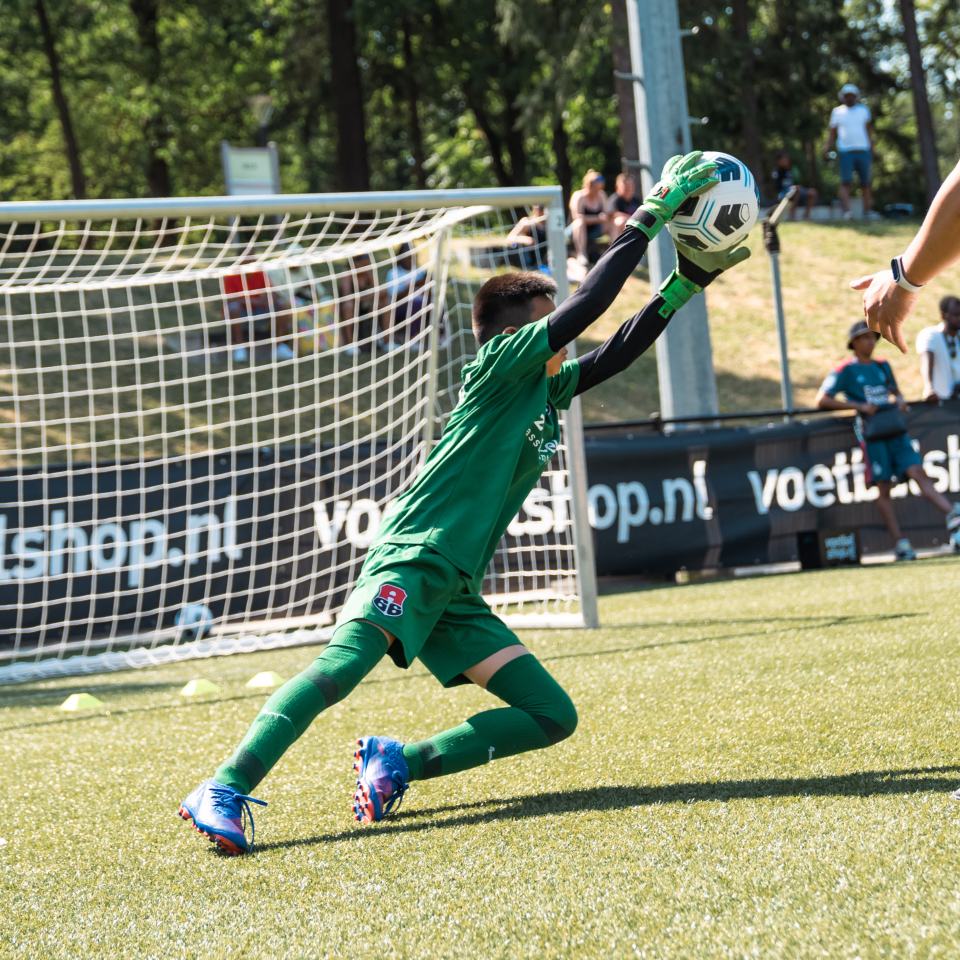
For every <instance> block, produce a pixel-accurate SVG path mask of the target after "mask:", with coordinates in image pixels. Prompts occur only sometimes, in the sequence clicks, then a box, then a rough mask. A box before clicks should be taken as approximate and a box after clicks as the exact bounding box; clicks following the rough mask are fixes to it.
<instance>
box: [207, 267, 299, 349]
mask: <svg viewBox="0 0 960 960" xmlns="http://www.w3.org/2000/svg"><path fill="white" fill-rule="evenodd" d="M244 262H247V263H249V262H251V261H249V260H247V261H244ZM223 296H224V313H225V315H226V320H227V322H228V324H229V333H230V345H231V347H232V348H233V359H234V361H235V362H236V363H245V362H246V361H247V360H249V359H250V349H249V348H250V345H252V344H253V342H254V341H255V340H256V339H257V338H258V337H260V338H263V339H272V340H274V341H275V347H274V356H276V358H277V359H278V360H292V359H293V356H294V353H293V349H292V347H291V346H290V343H289V341H290V333H291V323H290V304H289V301H287V299H286V298H285V297H283V296H282V295H281V294H280V293H278V292H277V291H274V290H273V289H272V288H271V286H270V281H269V280H268V279H267V275H266V273H264V271H263V270H249V271H246V272H244V273H231V274H227V275H226V276H224V278H223Z"/></svg>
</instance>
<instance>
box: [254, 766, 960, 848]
mask: <svg viewBox="0 0 960 960" xmlns="http://www.w3.org/2000/svg"><path fill="white" fill-rule="evenodd" d="M937 774H943V776H937ZM958 780H960V766H942V767H915V768H911V769H904V770H863V771H858V772H855V773H845V774H839V775H837V776H830V777H796V778H793V777H790V778H787V777H784V778H780V777H776V778H772V779H766V780H765V779H756V780H718V781H715V782H712V783H710V782H703V783H668V784H662V785H660V786H648V787H645V786H609V787H594V788H592V789H589V790H560V791H556V792H554V793H541V794H533V795H530V796H519V797H508V798H507V799H495V800H480V801H478V802H476V803H463V804H454V805H451V806H447V807H433V808H431V809H428V810H408V811H404V812H403V813H399V814H397V816H396V817H395V818H392V819H391V820H390V821H389V822H388V823H386V824H382V825H380V826H378V827H373V828H361V827H356V828H354V829H352V830H341V831H339V832H337V833H324V834H319V835H317V836H314V837H304V838H303V839H299V840H278V841H276V842H274V843H260V844H257V852H258V853H265V852H266V851H268V850H283V849H286V848H288V847H300V846H311V845H314V844H321V843H339V842H340V841H341V840H366V839H369V838H372V837H380V836H383V835H385V834H395V833H416V832H419V831H423V830H443V829H446V828H449V827H465V826H471V825H475V824H483V823H495V822H496V821H499V820H523V819H525V818H527V817H549V816H557V815H561V814H565V813H580V812H583V811H585V810H590V811H604V810H626V809H630V808H631V807H648V806H656V805H661V804H673V803H701V802H702V803H726V802H727V801H730V800H761V799H771V798H781V797H832V796H836V797H874V796H884V795H891V794H899V795H906V794H911V793H939V792H944V793H945V792H947V791H948V790H951V789H953V788H955V787H956V786H957V782H958ZM444 814H453V816H449V817H444ZM424 817H429V818H432V819H429V820H424V819H423V818H424ZM437 817H442V818H443V819H439V820H438V819H436V818H437Z"/></svg>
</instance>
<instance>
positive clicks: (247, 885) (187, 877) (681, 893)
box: [0, 559, 960, 958]
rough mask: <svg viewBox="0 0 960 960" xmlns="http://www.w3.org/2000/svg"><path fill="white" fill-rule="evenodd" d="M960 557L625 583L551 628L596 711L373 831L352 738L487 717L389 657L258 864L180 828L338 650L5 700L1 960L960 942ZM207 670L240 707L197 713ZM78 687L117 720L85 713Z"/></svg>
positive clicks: (850, 947) (792, 950)
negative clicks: (560, 739)
mask: <svg viewBox="0 0 960 960" xmlns="http://www.w3.org/2000/svg"><path fill="white" fill-rule="evenodd" d="M958 574H960V560H954V559H938V560H930V561H922V562H920V563H917V564H914V565H911V566H896V567H894V566H885V567H871V568H860V569H856V570H852V571H846V572H824V573H807V574H794V575H788V576H779V577H766V578H757V579H749V580H742V581H734V582H718V583H707V584H700V585H694V586H686V587H664V588H658V589H647V590H640V591H632V592H624V593H619V594H616V595H610V596H607V597H605V598H604V599H603V601H602V606H601V613H602V617H603V621H604V627H603V628H602V629H600V630H597V631H594V632H562V631H554V632H549V631H539V632H533V633H529V634H526V635H525V636H524V639H525V640H526V641H527V642H528V643H529V645H530V646H531V647H532V649H533V650H534V651H535V652H536V653H537V654H538V655H539V656H541V657H542V658H544V660H545V661H546V662H547V664H548V666H549V668H550V669H551V670H552V671H553V672H554V673H555V674H556V675H557V677H558V678H559V679H560V681H561V682H562V683H563V684H564V685H565V686H566V687H567V688H568V689H569V690H570V691H571V693H572V695H573V697H574V699H575V701H576V702H577V704H578V706H579V709H580V715H581V723H580V728H579V729H578V731H577V733H576V734H575V736H574V737H573V738H572V739H570V740H568V741H565V742H564V743H563V744H561V745H559V746H557V747H555V748H553V749H552V750H551V751H549V752H547V753H540V754H529V755H526V756H523V757H518V758H513V759H508V760H504V761H502V762H500V763H495V764H492V765H491V766H489V767H486V768H483V769H480V770H476V771H472V772H468V773H466V774H463V775H460V776H458V777H454V778H448V779H440V780H432V781H428V782H425V783H422V784H415V786H414V787H413V788H412V789H411V791H410V793H409V794H408V796H407V799H406V802H405V805H404V807H403V809H402V810H401V812H400V815H399V816H398V817H396V818H395V819H394V820H393V821H391V822H388V823H384V824H381V825H379V826H376V827H374V828H370V829H360V828H359V827H357V826H356V825H355V824H353V822H352V821H351V819H350V814H349V809H348V802H349V797H350V792H351V788H352V780H351V776H350V762H351V751H352V743H353V739H354V737H356V735H357V734H361V733H367V732H386V733H393V734H395V735H397V736H400V737H416V736H421V735H423V734H425V733H429V732H432V731H434V730H436V729H438V728H441V727H443V726H447V725H450V724H452V723H454V722H459V720H460V719H462V718H463V717H464V716H466V715H467V714H468V713H471V712H473V711H475V710H477V709H478V708H483V706H484V705H485V702H486V695H485V694H483V693H482V692H481V691H479V690H476V689H464V688H460V689H458V690H453V691H444V690H442V689H440V688H438V687H437V686H436V685H435V683H434V682H433V681H432V680H431V679H430V678H429V677H428V676H426V675H425V673H424V672H423V670H422V669H420V668H419V667H415V668H414V669H413V670H411V671H410V672H408V673H400V672H398V671H397V670H396V669H395V668H393V667H392V666H389V665H386V664H384V665H381V666H380V667H378V668H377V670H376V671H375V673H374V674H373V675H372V676H371V677H370V678H369V679H368V680H367V681H366V682H365V683H364V684H363V685H362V686H361V687H360V688H359V689H358V690H357V691H356V692H355V694H354V695H353V696H352V697H351V698H350V699H349V700H348V701H347V702H345V703H341V704H339V705H337V706H336V707H335V708H333V709H332V710H331V711H330V712H329V713H328V714H327V715H325V716H324V717H323V718H321V720H320V721H319V722H318V723H317V724H315V725H314V727H313V728H311V730H310V731H309V732H308V733H307V734H306V735H305V737H304V738H303V740H302V741H301V742H300V743H299V744H297V746H296V747H295V748H294V749H293V751H292V752H291V753H290V754H288V755H287V757H286V758H285V759H284V760H283V761H282V762H281V764H280V766H278V768H277V769H276V771H275V772H274V774H273V775H272V776H271V777H270V778H269V779H268V780H267V781H266V782H265V783H264V784H262V785H261V788H260V789H259V790H258V791H256V793H257V795H258V796H261V797H263V798H264V799H266V800H268V801H269V802H270V807H269V808H268V809H266V810H262V811H261V812H259V814H258V828H259V829H258V841H259V843H258V849H257V852H256V853H255V855H254V856H252V857H249V858H245V859H241V860H230V859H225V858H222V857H220V856H218V855H216V854H215V853H214V852H213V850H212V849H211V847H210V846H209V845H208V844H206V843H204V842H203V841H201V840H200V839H199V838H198V837H197V836H196V834H194V833H193V832H192V831H191V830H190V829H189V828H188V827H187V826H186V825H184V824H183V823H182V822H181V821H180V820H179V819H178V818H177V817H176V815H175V811H176V806H177V802H178V801H179V800H180V799H181V797H182V796H183V795H184V794H185V793H186V792H187V791H188V790H189V789H190V788H192V786H193V785H194V784H195V782H196V781H197V780H198V779H200V778H201V777H204V776H206V775H208V774H209V772H210V771H211V770H212V768H213V767H214V766H215V764H216V762H217V761H219V760H220V759H221V757H222V756H223V755H224V754H225V753H227V752H228V750H229V749H230V748H231V747H232V745H233V744H234V742H235V741H236V740H237V738H238V737H239V736H240V735H241V733H242V732H243V731H244V729H245V728H246V726H247V724H248V722H249V721H250V720H251V719H252V717H253V716H254V715H255V713H256V711H257V709H258V707H259V704H260V702H261V701H262V699H263V695H262V694H253V693H251V692H250V691H248V690H246V689H245V687H244V685H243V684H244V681H245V680H246V679H247V678H248V677H250V676H251V675H252V674H253V673H254V672H256V671H259V670H263V669H268V668H272V669H276V670H278V671H280V672H281V673H282V674H283V675H286V676H289V675H290V674H291V673H292V672H293V671H295V670H297V669H298V668H299V667H300V666H301V665H302V664H304V663H306V662H308V661H309V659H310V658H311V657H312V656H313V655H314V653H313V651H310V650H303V649H301V650H291V651H284V652H279V653H276V654H257V655H250V656H238V657H232V658H227V659H219V660H212V661H202V662H195V663H192V664H181V665H177V666H171V667H166V668H160V669H154V670H150V671H144V672H127V673H119V674H114V675H111V676H106V677H98V678H83V679H74V680H63V681H55V682H46V683H39V684H35V685H31V686H24V687H15V688H8V689H5V690H3V691H2V692H0V704H2V706H0V733H2V738H0V769H2V770H3V771H4V774H3V776H2V777H0V838H2V841H0V902H2V903H3V909H2V911H0V956H3V957H29V958H35V957H131V958H133V957H136V958H141V957H165V958H166V957H326V956H392V957H510V958H513V957H537V958H548V957H559V956H577V957H611V956H616V957H621V956H634V955H636V956H646V957H667V956H669V957H694V956H696V957H746V956H756V957H800V956H803V957H813V956H824V957H863V958H866V957H889V956H898V957H908V956H916V957H921V956H922V957H931V956H941V957H954V956H957V955H958V953H960V893H958V885H957V877H958V872H960V804H955V803H954V802H953V801H951V800H950V799H949V791H950V790H951V789H952V788H954V787H956V786H957V785H958V784H960V735H958V720H960V676H958V670H957V652H956V643H957V639H956V638H957V631H956V613H957V607H956V604H955V603H951V602H946V593H947V591H946V590H945V588H947V587H948V586H949V585H951V584H955V583H956V581H957V576H958ZM194 676H206V677H209V678H211V679H213V680H215V681H216V682H217V683H219V684H220V685H221V686H222V693H221V694H220V695H218V697H216V698H214V699H211V700H208V701H205V702H185V701H183V700H182V699H180V698H179V697H178V694H177V691H178V689H179V687H180V686H181V685H182V684H183V683H184V682H185V681H186V680H187V679H189V678H191V677H194ZM76 690H89V691H92V692H93V693H95V694H96V695H97V696H99V697H100V698H101V699H102V700H103V701H104V703H105V704H106V705H107V707H108V708H109V712H102V713H95V714H92V715H75V716H70V715H66V714H62V713H59V712H58V711H57V710H56V707H57V705H58V704H59V703H60V702H61V701H62V700H63V699H64V698H65V697H66V696H67V695H68V693H70V692H73V691H76Z"/></svg>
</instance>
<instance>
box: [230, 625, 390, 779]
mask: <svg viewBox="0 0 960 960" xmlns="http://www.w3.org/2000/svg"><path fill="white" fill-rule="evenodd" d="M386 652H387V638H386V637H385V636H384V635H383V631H381V630H380V629H379V628H378V627H375V626H374V625H373V624H372V623H368V622H366V621H364V620H352V621H350V622H349V623H345V624H344V625H343V626H342V627H340V628H339V629H338V630H337V632H336V633H335V634H334V635H333V639H332V640H331V641H330V643H329V644H328V646H327V649H326V650H324V651H323V653H321V654H320V656H319V657H317V659H316V660H314V661H313V663H312V664H310V666H309V667H307V669H306V670H304V671H303V672H302V673H299V674H297V676H295V677H293V679H291V680H288V681H287V682H286V683H285V684H284V685H283V686H282V687H280V689H279V690H277V691H276V693H274V694H273V696H271V697H270V699H269V700H268V701H267V702H266V703H265V704H264V706H263V709H262V710H261V711H260V713H259V714H258V715H257V718H256V720H254V721H253V723H252V724H251V726H250V729H249V730H248V731H247V733H246V736H245V737H244V738H243V740H241V741H240V746H239V747H237V749H236V752H235V753H234V754H233V756H232V757H231V758H230V759H229V760H227V761H226V762H225V763H224V764H223V765H222V766H221V767H220V768H219V769H218V770H217V772H216V773H215V774H214V776H213V778H214V780H216V781H217V782H218V783H224V784H226V785H227V786H229V787H233V788H234V790H239V791H240V792H241V793H249V792H250V791H251V790H252V789H253V788H254V787H255V786H256V785H257V784H258V783H259V782H260V781H261V780H262V779H263V778H264V777H265V776H266V775H267V773H268V772H269V770H270V768H271V767H273V765H274V764H275V763H276V762H277V761H278V760H279V759H280V758H281V757H282V756H283V754H284V753H285V752H286V751H287V750H288V749H289V748H290V746H291V745H292V744H293V743H294V741H296V740H297V738H298V737H299V736H300V735H301V734H302V733H303V732H304V731H305V730H306V729H307V727H309V726H310V724H311V723H312V722H313V720H314V719H315V718H316V716H317V715H318V714H319V713H320V712H321V711H322V710H326V708H327V707H329V706H332V705H333V704H335V703H336V702H337V701H338V700H342V699H343V698H344V697H345V696H346V695H347V694H348V693H349V692H350V691H351V690H352V689H353V688H354V687H355V686H356V685H357V684H358V683H359V682H360V681H361V680H362V679H363V678H364V677H365V676H366V675H367V674H368V673H369V672H370V671H371V670H372V669H373V668H374V667H375V666H376V665H377V663H378V662H379V660H380V658H381V657H382V656H383V655H384V654H385V653H386Z"/></svg>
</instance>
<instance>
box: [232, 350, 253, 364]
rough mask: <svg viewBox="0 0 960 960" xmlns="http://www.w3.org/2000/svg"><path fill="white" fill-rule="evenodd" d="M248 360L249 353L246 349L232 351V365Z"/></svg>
mask: <svg viewBox="0 0 960 960" xmlns="http://www.w3.org/2000/svg"><path fill="white" fill-rule="evenodd" d="M249 359H250V351H249V350H248V349H247V348H246V347H237V348H236V349H235V350H234V351H233V362H234V363H246V362H247V361H248V360H249Z"/></svg>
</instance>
